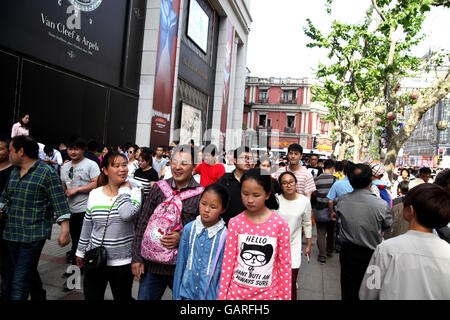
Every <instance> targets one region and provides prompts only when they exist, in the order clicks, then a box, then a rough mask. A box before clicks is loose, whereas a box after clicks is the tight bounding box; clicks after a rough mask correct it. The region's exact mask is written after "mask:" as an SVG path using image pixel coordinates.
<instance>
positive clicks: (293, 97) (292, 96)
mask: <svg viewBox="0 0 450 320" xmlns="http://www.w3.org/2000/svg"><path fill="white" fill-rule="evenodd" d="M282 102H283V103H296V102H297V90H283V96H282Z"/></svg>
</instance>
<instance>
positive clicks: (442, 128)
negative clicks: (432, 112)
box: [436, 120, 448, 131]
mask: <svg viewBox="0 0 450 320" xmlns="http://www.w3.org/2000/svg"><path fill="white" fill-rule="evenodd" d="M436 128H437V129H438V130H439V131H445V130H447V128H448V122H447V121H445V120H440V121H438V123H436Z"/></svg>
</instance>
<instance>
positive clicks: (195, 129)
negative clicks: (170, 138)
mask: <svg viewBox="0 0 450 320" xmlns="http://www.w3.org/2000/svg"><path fill="white" fill-rule="evenodd" d="M191 139H192V140H194V142H195V145H196V146H200V145H201V144H202V111H201V110H199V109H197V108H194V107H192V106H190V105H188V104H186V103H183V106H182V110H181V126H180V144H189V142H190V141H191Z"/></svg>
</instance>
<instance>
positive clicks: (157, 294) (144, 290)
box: [138, 272, 173, 300]
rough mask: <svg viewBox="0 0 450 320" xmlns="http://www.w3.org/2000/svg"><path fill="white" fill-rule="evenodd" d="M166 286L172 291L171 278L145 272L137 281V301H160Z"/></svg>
mask: <svg viewBox="0 0 450 320" xmlns="http://www.w3.org/2000/svg"><path fill="white" fill-rule="evenodd" d="M167 286H169V288H170V289H171V290H172V288H173V276H169V275H163V274H156V273H151V272H145V273H144V274H143V275H142V277H141V280H140V281H139V293H138V300H161V298H162V296H163V294H164V292H165V291H166V288H167Z"/></svg>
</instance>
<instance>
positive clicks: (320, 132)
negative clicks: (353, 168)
mask: <svg viewBox="0 0 450 320" xmlns="http://www.w3.org/2000/svg"><path fill="white" fill-rule="evenodd" d="M311 85H312V82H311V80H310V79H308V78H300V79H294V78H258V77H250V76H249V77H247V80H246V88H245V107H244V117H243V129H244V130H245V133H246V136H247V139H248V137H251V136H252V133H254V134H255V136H256V137H257V138H256V139H249V141H248V142H247V143H248V144H250V146H251V147H263V148H264V147H266V146H270V147H271V148H272V149H273V150H274V149H287V147H288V146H289V145H290V144H292V143H299V144H300V145H301V146H302V147H303V149H304V153H310V152H313V153H318V154H321V155H325V156H327V155H331V153H332V150H331V129H332V128H331V123H329V122H327V121H324V120H322V119H321V117H322V116H323V115H325V114H327V113H328V110H327V109H326V108H325V107H322V106H321V105H319V104H317V103H311Z"/></svg>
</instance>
